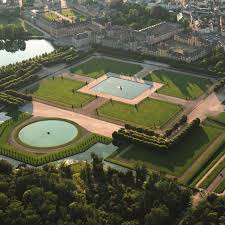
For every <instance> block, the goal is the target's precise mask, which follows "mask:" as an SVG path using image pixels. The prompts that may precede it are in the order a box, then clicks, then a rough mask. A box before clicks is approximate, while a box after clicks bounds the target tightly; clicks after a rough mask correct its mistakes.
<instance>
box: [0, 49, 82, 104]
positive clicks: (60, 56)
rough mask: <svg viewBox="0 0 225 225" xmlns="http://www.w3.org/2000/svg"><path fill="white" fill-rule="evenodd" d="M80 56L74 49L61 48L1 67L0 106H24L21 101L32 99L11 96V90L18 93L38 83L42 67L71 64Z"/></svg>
mask: <svg viewBox="0 0 225 225" xmlns="http://www.w3.org/2000/svg"><path fill="white" fill-rule="evenodd" d="M78 56H79V55H78V53H77V52H76V51H75V50H74V49H71V48H59V49H57V50H55V51H53V52H51V53H48V54H47V53H45V54H42V55H41V56H36V57H34V58H32V59H29V60H25V61H22V62H20V63H16V64H10V65H7V66H2V67H0V105H4V106H6V107H13V108H15V107H18V106H21V105H22V104H23V102H22V101H21V99H23V100H25V101H27V100H29V99H30V98H24V97H21V96H18V95H15V94H14V95H12V94H9V90H14V91H16V90H18V89H20V88H23V87H25V86H26V85H28V84H30V83H32V82H34V81H36V80H37V79H38V76H37V75H36V73H37V72H39V71H40V70H41V69H42V66H46V67H48V66H52V65H55V64H59V63H71V62H74V60H76V59H77V58H78ZM7 91H8V92H7ZM11 93H12V92H11Z"/></svg>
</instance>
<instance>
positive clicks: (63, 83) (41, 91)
mask: <svg viewBox="0 0 225 225" xmlns="http://www.w3.org/2000/svg"><path fill="white" fill-rule="evenodd" d="M84 85H86V83H83V82H80V81H76V80H71V79H66V78H59V77H57V78H49V79H47V80H43V81H41V82H40V83H39V84H38V85H37V86H35V87H33V88H32V89H31V91H30V92H31V94H32V96H34V97H36V98H40V99H43V100H46V101H50V102H54V103H56V104H60V105H63V106H66V107H70V108H71V107H82V106H84V105H86V104H87V103H89V102H91V101H92V100H94V99H95V97H93V96H91V95H87V94H83V93H79V92H77V90H78V89H80V88H81V87H83V86H84Z"/></svg>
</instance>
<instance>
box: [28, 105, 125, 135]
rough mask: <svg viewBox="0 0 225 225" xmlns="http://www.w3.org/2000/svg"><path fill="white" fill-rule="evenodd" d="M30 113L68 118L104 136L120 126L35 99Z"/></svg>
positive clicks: (38, 115) (37, 115)
mask: <svg viewBox="0 0 225 225" xmlns="http://www.w3.org/2000/svg"><path fill="white" fill-rule="evenodd" d="M32 114H33V116H36V117H58V118H64V119H68V120H71V121H74V122H75V123H78V124H79V125H81V126H82V127H84V128H85V129H87V130H88V131H90V132H92V133H97V134H100V135H103V136H106V137H112V133H113V132H114V131H118V130H119V129H120V128H121V126H119V125H116V124H113V123H109V122H106V121H102V120H99V119H95V118H92V117H89V116H86V115H82V114H79V113H75V112H71V111H68V110H65V109H60V108H57V107H54V106H50V105H46V104H44V103H40V102H35V101H34V102H33V112H32Z"/></svg>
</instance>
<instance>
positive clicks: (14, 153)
mask: <svg viewBox="0 0 225 225" xmlns="http://www.w3.org/2000/svg"><path fill="white" fill-rule="evenodd" d="M97 142H101V143H104V144H109V143H111V139H110V138H107V137H103V136H100V135H97V134H92V135H91V136H89V137H86V138H84V140H83V141H81V142H79V143H76V144H74V145H72V146H70V147H68V148H65V149H61V150H57V151H54V152H51V153H47V154H44V155H36V154H34V153H31V152H27V151H23V150H21V149H17V148H15V147H13V146H9V145H7V144H0V155H4V156H7V157H10V158H13V159H15V160H18V161H21V162H23V163H26V164H29V165H32V166H41V165H43V164H46V163H50V162H52V161H56V160H59V159H63V158H66V157H69V156H72V155H74V154H77V153H81V152H84V151H86V150H88V149H89V148H90V147H91V146H93V145H94V144H96V143H97Z"/></svg>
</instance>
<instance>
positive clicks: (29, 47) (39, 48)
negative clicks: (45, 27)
mask: <svg viewBox="0 0 225 225" xmlns="http://www.w3.org/2000/svg"><path fill="white" fill-rule="evenodd" d="M25 43H26V48H25V50H24V51H22V50H18V51H16V52H7V51H6V50H0V59H1V60H0V66H6V65H8V64H11V63H16V62H21V61H23V60H26V59H29V58H33V57H35V56H37V55H42V54H43V53H49V52H52V51H54V47H53V46H52V44H51V43H50V42H48V41H46V40H28V41H25Z"/></svg>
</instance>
